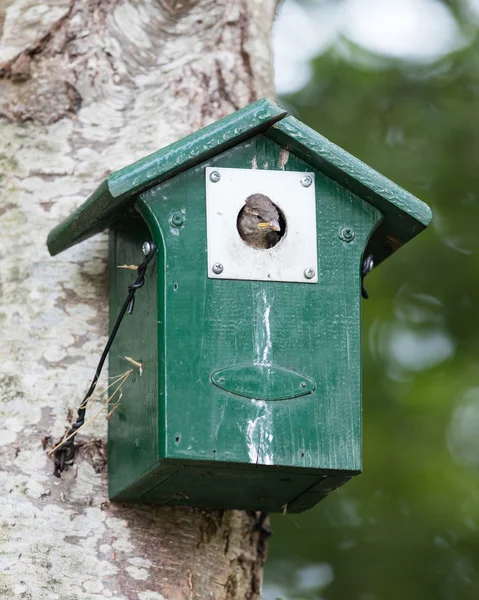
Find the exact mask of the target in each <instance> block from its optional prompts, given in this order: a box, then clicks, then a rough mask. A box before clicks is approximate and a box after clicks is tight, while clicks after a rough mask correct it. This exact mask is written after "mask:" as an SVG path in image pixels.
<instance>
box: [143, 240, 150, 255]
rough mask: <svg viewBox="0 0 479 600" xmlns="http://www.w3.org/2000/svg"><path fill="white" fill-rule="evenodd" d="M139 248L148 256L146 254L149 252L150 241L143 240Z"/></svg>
mask: <svg viewBox="0 0 479 600" xmlns="http://www.w3.org/2000/svg"><path fill="white" fill-rule="evenodd" d="M141 250H142V252H143V254H144V255H145V256H148V254H150V252H151V244H150V242H143V246H142V247H141Z"/></svg>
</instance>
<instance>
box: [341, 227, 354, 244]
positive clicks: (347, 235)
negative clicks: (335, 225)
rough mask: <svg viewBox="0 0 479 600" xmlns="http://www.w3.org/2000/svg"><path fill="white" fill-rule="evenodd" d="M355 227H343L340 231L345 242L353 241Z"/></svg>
mask: <svg viewBox="0 0 479 600" xmlns="http://www.w3.org/2000/svg"><path fill="white" fill-rule="evenodd" d="M355 235H356V234H355V233H354V229H353V228H352V227H343V228H342V229H341V231H340V232H339V237H340V238H341V239H342V240H343V242H352V241H353V240H354V236H355Z"/></svg>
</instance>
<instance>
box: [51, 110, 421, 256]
mask: <svg viewBox="0 0 479 600" xmlns="http://www.w3.org/2000/svg"><path fill="white" fill-rule="evenodd" d="M260 133H261V134H263V135H266V136H267V137H268V138H270V139H272V140H273V141H275V142H276V143H277V144H279V145H280V146H281V147H283V148H286V149H288V150H289V151H290V152H292V153H293V154H295V155H296V156H298V157H299V158H301V159H302V160H304V161H305V162H306V163H308V164H309V165H311V166H312V167H313V168H314V169H316V170H318V171H320V172H322V173H323V174H324V175H326V176H327V177H329V178H331V179H333V180H335V181H336V182H337V183H339V184H340V185H342V186H343V187H345V188H347V189H348V190H350V191H351V192H353V193H354V194H356V195H357V196H358V197H359V198H361V199H362V200H364V201H366V202H368V203H369V204H371V205H373V206H375V207H376V208H377V209H378V210H379V211H380V212H381V213H382V215H383V220H382V222H381V224H380V225H379V227H378V229H377V230H376V231H375V232H374V234H373V236H372V237H371V240H370V242H369V244H368V249H367V250H366V252H371V253H373V254H374V259H375V263H376V264H377V263H378V262H380V261H381V260H383V259H384V258H386V257H387V256H388V255H389V254H391V253H392V252H394V251H395V250H396V249H397V248H399V247H400V246H401V245H402V244H404V243H405V242H407V241H408V240H409V239H411V238H413V237H414V236H415V235H417V234H418V233H419V232H420V231H422V230H423V229H424V228H425V227H427V225H428V224H429V223H430V221H431V217H432V215H431V211H430V209H429V207H428V206H427V204H425V203H424V202H421V200H418V199H417V198H416V197H414V196H413V195H412V194H410V193H409V192H407V191H406V190H404V189H403V188H401V187H399V186H398V185H396V184H395V183H393V182H392V181H390V180H389V179H387V178H386V177H383V176H382V175H380V174H379V173H378V172H377V171H375V170H374V169H371V168H370V167H368V166H367V165H365V164H364V163H363V162H362V161H360V160H358V159H357V158H355V157H354V156H351V154H349V153H348V152H346V151H345V150H343V149H341V148H340V147H339V146H336V145H335V144H333V143H332V142H330V141H329V140H327V139H326V138H325V137H323V136H322V135H320V134H319V133H317V132H316V131H314V130H313V129H311V128H310V127H308V126H306V125H305V124H304V123H301V122H300V121H298V120H297V119H295V118H294V117H292V116H290V115H288V114H287V112H286V111H285V110H284V109H282V108H281V107H279V106H278V105H276V104H274V103H273V102H271V101H269V100H267V99H263V100H259V101H258V102H255V103H253V104H250V105H249V106H247V107H246V108H243V109H241V110H239V111H237V112H235V113H233V114H232V115H230V116H228V117H225V118H224V119H221V120H219V121H217V122H215V123H212V124H211V125H208V126H207V127H204V128H203V129H200V130H199V131H197V132H196V133H193V134H191V135H189V136H187V137H185V138H183V139H181V140H179V141H178V142H175V143H173V144H171V145H169V146H166V147H165V148H162V149H161V150H158V151H157V152H155V153H153V154H150V155H149V156H146V157H145V158H142V159H141V160H139V161H137V162H135V163H133V164H131V165H129V166H127V167H124V168H123V169H120V170H119V171H116V172H114V173H112V174H111V175H109V176H108V177H107V178H106V179H105V180H104V181H103V182H102V183H101V185H100V186H99V187H98V188H97V189H96V190H95V191H94V192H93V194H92V195H91V196H90V197H89V198H88V199H87V200H86V201H85V202H84V203H83V204H82V205H81V206H80V207H79V208H78V209H77V210H76V211H75V212H73V213H72V214H71V215H70V216H69V217H67V218H66V219H65V220H64V221H63V222H62V223H60V224H59V225H57V227H55V228H54V229H53V230H52V231H51V232H50V234H49V236H48V240H47V244H48V249H49V251H50V253H51V254H52V255H55V254H58V253H59V252H62V251H63V250H65V249H66V248H69V247H70V246H73V245H74V244H77V243H79V242H81V241H82V240H84V239H86V238H88V237H90V236H92V235H94V234H95V233H98V232H99V231H101V230H103V229H105V228H107V227H109V226H111V225H112V224H114V223H115V222H116V221H117V220H118V219H119V218H122V217H124V216H125V211H126V210H127V209H128V208H129V207H130V206H131V205H133V204H134V201H135V198H136V197H137V196H138V194H139V193H141V192H143V191H145V190H147V189H148V188H150V187H152V186H155V185H158V184H159V183H161V182H163V181H165V180H167V179H170V178H172V177H174V176H175V175H177V174H178V173H180V172H182V171H184V170H186V169H189V168H191V167H194V166H196V165H197V164H199V163H201V162H204V161H206V160H208V159H209V158H211V157H213V156H215V155H217V154H219V153H221V152H224V151H225V150H228V149H229V148H232V147H233V146H236V145H238V144H240V143H242V142H244V141H245V140H247V139H249V138H251V137H253V136H256V135H258V134H260Z"/></svg>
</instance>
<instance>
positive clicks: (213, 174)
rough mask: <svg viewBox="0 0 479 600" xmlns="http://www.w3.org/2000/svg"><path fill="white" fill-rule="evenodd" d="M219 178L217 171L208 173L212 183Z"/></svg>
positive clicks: (219, 174)
mask: <svg viewBox="0 0 479 600" xmlns="http://www.w3.org/2000/svg"><path fill="white" fill-rule="evenodd" d="M220 179H221V173H220V172H219V171H211V173H210V180H211V181H212V182H213V183H216V182H217V181H219V180H220Z"/></svg>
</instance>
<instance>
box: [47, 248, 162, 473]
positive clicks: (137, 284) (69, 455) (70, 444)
mask: <svg viewBox="0 0 479 600" xmlns="http://www.w3.org/2000/svg"><path fill="white" fill-rule="evenodd" d="M155 252H156V246H155V245H154V244H153V243H152V242H150V251H149V253H148V254H147V255H146V257H145V260H144V261H143V262H142V263H141V264H140V265H139V266H138V268H137V273H138V275H137V278H136V280H135V281H134V282H133V283H131V284H130V285H129V286H128V295H127V297H126V299H125V301H124V302H123V306H122V307H121V309H120V312H119V313H118V317H117V318H116V321H115V324H114V325H113V328H112V330H111V333H110V337H109V338H108V341H107V343H106V346H105V348H104V350H103V352H102V355H101V357H100V360H99V362H98V366H97V368H96V371H95V376H94V377H93V381H92V382H91V385H90V387H89V389H88V391H87V393H86V396H85V397H84V398H83V401H82V403H81V404H80V407H79V408H78V412H77V419H76V421H75V423H73V425H72V426H71V427H70V429H69V430H68V431H67V432H66V434H65V436H64V439H65V441H64V442H63V444H61V445H60V446H59V447H58V448H57V449H56V450H55V452H54V457H55V468H54V470H53V474H54V475H55V477H61V474H62V472H63V471H64V470H65V466H66V463H68V462H71V461H72V460H73V459H74V457H75V450H76V449H75V436H76V434H77V433H78V430H79V429H80V427H81V426H82V425H83V424H84V422H85V414H86V406H87V403H88V400H89V399H90V397H91V396H92V394H93V392H94V391H95V388H96V384H97V383H98V379H99V378H100V374H101V371H102V369H103V365H104V364H105V360H106V357H107V356H108V352H109V351H110V348H111V345H112V344H113V340H114V339H115V336H116V334H117V332H118V329H119V327H120V325H121V322H122V320H123V317H124V316H125V313H126V312H128V314H129V315H131V314H132V312H133V309H134V307H135V292H136V290H139V289H140V288H141V287H143V286H144V285H145V273H146V269H147V267H148V264H149V263H150V261H151V259H152V258H153V256H154V255H155ZM67 438H68V439H67Z"/></svg>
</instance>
